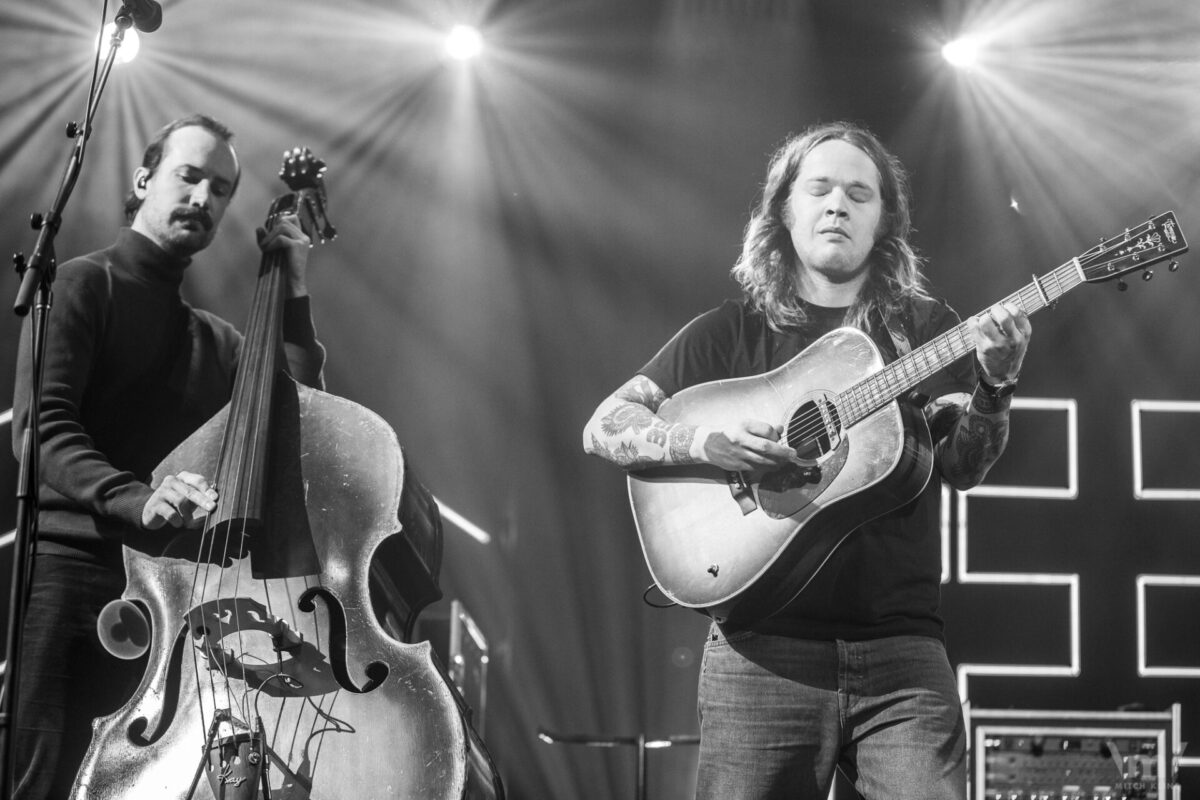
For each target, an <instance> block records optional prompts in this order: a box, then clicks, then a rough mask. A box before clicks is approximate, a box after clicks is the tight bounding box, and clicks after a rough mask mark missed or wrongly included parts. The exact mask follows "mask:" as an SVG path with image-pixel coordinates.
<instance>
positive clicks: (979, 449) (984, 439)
mask: <svg viewBox="0 0 1200 800" xmlns="http://www.w3.org/2000/svg"><path fill="white" fill-rule="evenodd" d="M1007 443H1008V415H1007V413H993V414H982V413H980V412H979V409H978V408H977V407H976V406H975V405H974V404H972V406H971V407H970V408H968V410H967V413H966V414H964V415H963V416H962V418H961V419H960V420H959V421H958V425H957V426H955V428H954V430H953V432H952V433H951V434H950V436H949V437H948V439H947V440H946V441H945V442H944V445H945V446H944V448H943V450H942V454H941V455H942V473H943V475H944V476H945V477H946V478H947V480H949V481H950V482H951V483H952V484H954V485H955V486H957V487H958V488H967V487H971V486H977V485H978V484H979V483H980V482H981V481H983V479H984V476H986V475H987V472H988V470H989V469H991V467H992V465H993V464H995V463H996V459H998V458H999V457H1000V454H1001V453H1003V452H1004V447H1005V445H1006V444H1007Z"/></svg>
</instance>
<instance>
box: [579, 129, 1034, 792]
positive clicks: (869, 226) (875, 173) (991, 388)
mask: <svg viewBox="0 0 1200 800" xmlns="http://www.w3.org/2000/svg"><path fill="white" fill-rule="evenodd" d="M909 232H910V218H909V198H908V187H907V179H906V177H905V173H904V170H903V168H902V167H901V165H900V163H899V162H898V161H897V159H896V158H895V157H894V156H892V155H890V154H889V153H887V152H886V151H885V150H884V148H883V146H882V145H881V144H880V142H879V141H878V140H877V139H876V138H875V136H874V135H873V134H871V133H870V132H869V131H867V130H865V129H863V128H861V127H858V126H855V125H852V124H846V123H834V124H828V125H820V126H816V127H813V128H810V129H809V130H808V131H806V132H804V133H802V134H800V135H797V136H793V137H791V138H789V139H788V140H787V141H786V142H785V143H784V144H783V145H782V146H781V147H780V148H779V150H778V151H776V153H775V154H774V156H773V157H772V159H771V161H770V164H769V167H768V171H767V179H766V184H765V186H764V189H763V193H762V198H761V201H760V202H759V204H758V206H757V207H756V209H755V212H754V214H753V216H752V218H751V220H750V222H749V224H748V225H747V227H746V233H745V237H744V243H743V250H742V255H741V257H740V259H739V260H738V263H737V264H736V265H735V266H734V268H733V275H734V277H735V278H736V279H737V281H738V282H739V284H740V285H741V287H742V290H743V293H744V297H743V299H742V300H741V301H736V302H735V301H726V302H725V303H724V304H723V305H721V306H720V307H718V308H716V309H713V310H711V311H708V312H706V313H704V314H701V315H700V316H699V317H697V318H696V319H694V320H692V321H691V322H690V323H688V324H687V325H686V326H685V327H684V328H683V329H682V330H681V331H680V332H679V333H678V334H676V336H675V337H674V338H672V339H671V341H669V342H668V343H667V344H666V346H664V347H663V348H662V350H660V351H659V352H658V354H657V355H655V356H654V358H652V359H651V360H650V362H649V363H648V364H646V365H645V366H644V367H642V368H641V370H639V372H638V374H637V375H635V376H634V377H633V378H632V379H631V380H630V381H628V382H627V383H625V384H624V385H623V386H621V387H620V388H619V389H617V391H616V392H614V393H613V394H612V395H611V396H609V397H608V398H606V399H605V400H604V401H603V402H601V403H600V405H599V407H598V408H597V409H596V411H595V413H594V414H593V416H592V418H591V420H590V421H589V422H588V424H587V426H586V428H585V430H584V436H583V438H584V447H585V449H586V450H587V451H588V452H589V453H592V454H595V455H599V456H601V457H603V458H605V459H607V460H609V461H612V462H613V463H615V464H617V465H618V466H621V467H623V468H624V469H626V470H629V471H630V472H631V473H632V474H633V475H637V474H639V473H642V474H645V475H646V476H648V477H652V476H653V475H654V472H655V468H663V467H666V468H668V469H670V468H674V467H679V466H680V465H711V466H712V467H716V468H719V470H713V472H716V474H717V475H720V474H721V472H720V471H725V473H726V474H727V475H728V476H729V477H730V480H729V486H728V491H726V490H725V487H724V486H722V487H720V491H718V492H717V494H716V496H717V497H719V498H720V500H721V502H725V501H728V503H735V502H737V503H738V504H739V505H741V506H742V508H741V509H740V511H739V510H737V508H736V506H730V508H734V509H735V510H734V511H733V512H728V511H727V510H726V509H724V508H723V509H722V511H721V513H733V514H734V515H735V516H737V517H739V518H740V517H742V516H744V517H745V518H746V519H748V520H753V519H759V518H762V519H767V518H768V517H770V519H769V524H781V523H780V518H783V521H784V523H786V521H787V518H788V517H789V515H792V514H793V509H792V508H791V507H790V506H788V507H786V508H784V509H783V511H779V510H776V511H775V512H773V514H772V513H771V508H770V505H769V504H770V503H771V502H774V501H773V500H772V499H771V498H772V496H779V497H786V496H787V495H788V494H789V493H794V492H795V491H798V490H796V489H795V488H794V487H795V486H797V485H801V484H804V483H805V482H810V483H813V484H815V485H816V486H817V487H818V488H819V490H820V491H828V492H829V493H830V494H832V493H833V492H834V491H835V489H836V488H837V486H838V485H839V484H837V483H836V481H837V475H836V473H837V472H838V470H842V472H843V473H844V475H843V476H842V479H843V480H849V478H848V477H847V476H849V475H850V473H851V472H853V471H854V470H857V469H858V466H857V465H856V464H855V459H856V458H861V456H858V455H856V454H855V452H854V448H855V447H856V446H857V447H859V448H860V451H861V450H862V449H863V448H864V447H866V449H868V450H870V449H871V448H870V447H868V446H865V445H864V444H863V439H864V438H866V437H867V435H868V431H869V429H870V420H871V417H870V416H868V417H867V419H866V421H864V422H863V423H862V425H861V426H860V427H859V428H855V427H854V425H848V426H846V429H845V430H843V429H842V427H843V426H842V425H841V424H840V423H839V417H838V407H837V406H836V404H834V403H832V402H826V401H823V400H818V401H814V402H813V403H810V404H809V405H810V410H813V413H812V416H813V418H814V419H815V420H817V422H818V424H819V425H820V426H822V427H821V428H820V430H821V431H823V433H819V434H815V435H814V434H812V433H811V432H809V433H806V432H805V431H804V430H797V429H796V425H795V422H796V419H797V417H796V416H793V417H792V418H791V420H790V422H789V419H788V418H787V417H786V415H785V416H784V417H783V418H780V419H762V418H756V417H755V415H754V413H753V411H752V410H751V411H747V410H746V409H747V408H751V409H753V408H754V407H755V406H753V404H748V405H747V406H742V407H739V406H738V405H737V404H736V403H734V404H732V405H731V404H730V403H729V402H725V404H724V406H723V407H724V408H725V409H729V408H733V409H736V410H735V411H733V412H732V413H729V412H728V410H727V411H726V413H724V414H723V415H722V417H723V418H721V419H715V418H713V419H703V420H702V421H700V422H699V423H698V424H697V423H695V422H693V421H690V418H689V420H686V421H681V420H678V419H676V416H677V415H672V414H666V413H665V412H666V411H667V409H664V408H662V407H663V404H664V403H665V402H666V401H667V400H668V398H672V397H675V396H676V395H678V393H680V392H682V391H683V390H685V389H688V388H689V387H694V386H697V385H700V384H708V383H710V382H713V381H717V380H724V379H731V378H738V379H751V380H753V379H752V378H751V376H761V375H763V374H764V373H767V372H772V371H775V370H780V369H786V367H785V365H789V366H791V365H790V364H789V362H793V363H796V362H803V359H805V358H806V357H807V358H811V359H812V360H817V357H818V356H820V358H822V359H824V360H826V361H828V360H841V354H840V353H837V352H834V353H832V354H826V353H822V352H821V348H825V347H830V346H832V345H833V344H836V342H837V341H841V340H842V339H845V338H846V337H845V336H843V335H842V334H835V335H834V336H833V337H832V338H830V337H826V338H825V339H824V340H823V341H822V342H818V340H819V339H822V337H824V336H825V334H828V333H830V332H831V331H834V330H835V329H837V328H841V327H843V326H852V327H854V328H856V329H858V330H861V331H862V332H864V333H865V334H866V336H868V337H870V340H871V341H872V342H873V343H874V345H875V347H876V348H877V349H878V355H877V357H878V358H880V359H882V361H883V362H891V361H893V360H895V359H897V358H901V357H903V356H905V355H907V354H908V353H909V351H910V350H911V348H915V347H919V346H920V345H922V344H924V343H926V342H929V341H930V340H931V339H934V338H935V337H938V336H939V335H942V334H944V333H946V332H947V331H950V330H952V329H954V328H955V327H956V326H960V319H959V318H958V316H957V315H956V314H955V312H954V311H952V310H951V309H950V308H949V307H948V306H946V305H945V304H944V303H942V302H940V301H938V300H935V299H933V298H932V297H931V296H930V295H929V294H927V292H926V289H925V280H924V278H923V276H922V274H921V272H920V263H919V260H918V258H917V256H916V254H915V253H914V251H913V250H912V248H911V247H910V245H909V243H908V236H909ZM964 330H965V331H967V332H969V335H970V337H971V339H970V341H971V342H973V350H974V356H973V357H972V358H970V359H960V360H959V361H957V362H954V363H952V365H951V366H950V367H948V368H944V369H939V370H938V371H936V372H934V373H933V374H931V375H929V376H928V377H925V378H924V379H923V380H921V382H920V383H919V385H918V386H917V392H919V393H920V397H921V398H922V399H924V398H933V399H932V400H929V401H927V402H924V404H923V407H924V414H921V413H912V414H909V416H908V417H907V419H909V423H908V424H906V425H904V426H902V429H903V430H910V431H911V430H914V429H915V430H916V433H915V434H911V435H908V434H906V436H905V438H903V439H902V440H901V445H904V444H905V443H909V444H911V443H914V442H915V443H917V444H918V445H919V447H917V448H912V449H921V450H924V451H926V452H925V458H924V460H922V459H921V458H919V457H918V458H916V459H915V461H916V463H917V464H918V467H917V468H915V469H914V470H913V472H915V473H917V474H918V475H919V477H920V480H918V481H917V483H916V485H915V486H914V489H913V491H912V492H909V493H908V495H907V496H904V497H901V498H899V500H898V502H896V503H894V504H892V505H891V506H887V507H886V508H883V509H881V510H879V511H868V512H865V513H863V514H862V515H861V518H860V519H858V520H856V522H855V524H854V525H851V526H849V527H850V529H851V530H852V531H853V532H852V533H851V530H846V531H843V532H841V534H839V537H838V539H837V540H836V542H834V544H833V545H832V547H831V552H829V553H827V554H825V555H826V556H827V557H824V560H823V561H821V562H820V563H819V564H818V565H817V567H818V568H816V569H815V573H814V574H812V575H811V576H810V577H809V579H807V580H806V581H805V582H804V584H803V585H802V586H800V587H798V593H797V594H795V596H794V597H792V596H791V593H790V592H789V593H787V595H786V598H785V601H784V602H782V603H780V604H779V605H781V606H782V607H781V608H778V609H775V608H771V609H768V610H767V611H766V612H764V614H765V615H762V614H759V615H756V614H743V615H741V616H739V615H738V614H737V613H736V609H735V610H734V613H728V614H727V613H726V611H727V610H728V609H722V610H721V612H720V613H713V614H712V615H713V617H714V622H713V625H712V627H711V630H710V632H709V636H708V639H707V641H706V643H705V653H704V659H703V665H702V668H701V676H700V686H699V700H698V710H699V716H700V734H701V743H700V763H699V776H698V791H697V797H699V798H702V799H703V800H718V799H719V800H726V799H727V798H738V800H751V799H752V798H763V799H765V798H772V799H774V798H780V799H782V798H789V800H795V798H804V799H805V800H824V798H825V797H826V796H827V795H828V793H829V788H830V785H831V782H832V780H833V775H834V770H835V768H838V767H840V768H841V769H842V770H843V771H844V773H845V774H846V775H847V776H848V777H849V778H850V780H852V781H853V782H854V784H855V785H856V787H857V788H858V790H859V792H860V793H861V794H862V795H863V796H864V797H866V798H867V799H868V800H882V799H883V798H887V800H936V799H937V798H964V797H965V795H966V770H965V732H964V726H963V718H962V712H961V707H960V704H959V699H958V692H957V688H956V686H955V681H954V674H953V671H952V669H951V667H950V664H949V661H948V659H947V656H946V651H945V646H944V644H943V641H942V621H941V619H940V618H939V616H938V601H939V587H940V574H941V547H940V538H939V527H938V513H937V511H938V499H939V493H940V492H939V481H938V480H937V478H940V479H941V480H944V481H946V482H947V483H949V484H950V485H951V486H953V487H955V488H958V489H966V488H969V487H972V486H975V485H977V484H978V483H979V482H980V481H982V480H983V477H984V475H985V474H986V473H987V471H988V469H989V468H990V467H991V465H992V464H993V463H995V461H996V459H997V458H998V457H999V456H1000V454H1001V452H1002V451H1003V450H1004V447H1005V443H1006V442H1007V439H1008V421H1009V405H1010V402H1011V401H1010V396H1011V394H1012V391H1013V389H1014V388H1015V385H1016V378H1017V374H1018V373H1019V371H1020V368H1021V362H1022V360H1023V358H1024V356H1025V351H1026V348H1027V346H1028V343H1029V337H1030V332H1031V329H1030V325H1029V320H1028V317H1027V315H1026V314H1025V312H1024V311H1022V310H1020V309H1018V308H1017V307H1015V306H1013V305H1011V304H1007V303H1001V304H997V305H995V306H992V307H991V308H989V309H988V310H987V311H986V312H984V313H983V314H981V315H979V316H978V317H975V318H971V319H968V320H967V322H966V327H965V329H964ZM839 337H840V338H839ZM863 338H865V337H863ZM814 343H817V344H814ZM810 346H812V348H813V349H811V350H809V352H808V353H807V354H806V353H805V351H806V350H808V349H809V348H810ZM863 349H864V348H862V347H859V348H858V351H861V350H863ZM865 349H867V350H871V351H872V352H873V348H870V347H867V348H865ZM856 352H857V351H856ZM849 355H853V354H851V353H848V356H849ZM972 362H973V363H972ZM881 363H882V362H881ZM780 382H781V383H782V381H780ZM739 385H740V384H736V383H735V384H734V385H732V386H730V387H729V388H728V389H727V390H725V389H723V390H722V391H729V392H736V391H737V390H738V386H739ZM772 385H774V384H772ZM811 388H812V389H814V390H816V389H828V388H830V387H823V386H813V387H811ZM768 393H770V392H768ZM915 396H916V395H914V397H915ZM800 400H801V398H799V397H797V398H794V401H795V402H799V401H800ZM676 402H679V400H678V398H677V399H676ZM909 402H911V401H910V400H909V399H906V400H905V401H904V403H909ZM890 405H891V406H892V407H894V406H896V405H897V404H896V403H891V404H890ZM906 407H907V406H906ZM660 409H661V412H660ZM814 409H815V410H814ZM797 413H799V412H797ZM889 413H891V412H890V411H889V410H888V409H883V410H881V411H877V412H874V414H875V415H887V414H889ZM701 416H703V415H701ZM926 425H928V429H929V431H928V432H929V434H931V436H927V435H926V431H925V430H924V429H925V426H926ZM856 437H858V440H857V441H856ZM896 449H898V450H907V449H910V448H908V447H906V446H901V447H899V448H896ZM847 451H849V453H850V455H849V456H847V455H846V453H847ZM872 452H873V451H872ZM893 455H895V454H889V453H887V452H884V453H882V454H879V455H877V456H872V455H871V454H870V453H869V454H868V456H867V457H866V460H867V461H870V460H872V459H874V460H879V459H885V458H890V457H892V456H893ZM902 455H905V456H906V457H907V455H908V454H907V453H905V454H902ZM839 459H841V460H839ZM847 459H848V460H847ZM897 460H898V461H899V460H901V459H900V458H899V457H898V456H897ZM930 461H932V475H933V476H934V479H931V480H929V481H928V482H927V483H922V481H923V478H924V476H925V475H928V474H929V472H930V466H929V465H930ZM843 462H844V463H843ZM920 465H924V470H925V471H924V472H922V471H921V468H920ZM773 473H774V474H776V475H785V476H791V477H788V478H786V479H783V480H782V483H780V481H778V480H777V481H775V483H774V484H773V486H774V488H771V486H769V484H771V480H770V479H769V476H771V475H772V474H773ZM823 476H824V477H823ZM789 481H791V483H789ZM750 484H753V485H754V486H755V487H757V492H756V493H755V492H750V491H749V490H748V489H747V486H748V485H750ZM922 486H923V488H921V487H922ZM769 488H770V489H771V491H768V489H769ZM862 488H863V489H864V491H862V492H861V493H858V492H849V493H847V496H846V497H845V498H834V499H838V500H839V502H840V503H842V504H843V505H844V506H846V507H850V508H853V507H854V506H855V505H856V504H864V503H867V502H868V500H867V498H868V496H869V495H870V494H871V492H872V491H875V490H876V489H877V487H876V486H865V487H862ZM772 492H775V494H774V495H773V494H772ZM914 493H915V495H916V496H915V497H912V496H911V495H912V494H914ZM804 502H809V501H808V500H806V501H804ZM822 505H823V503H810V506H809V508H808V509H807V510H805V512H804V513H809V511H811V509H812V508H815V507H817V506H822ZM897 505H898V506H899V507H893V506H897ZM636 510H637V501H636V499H635V512H636ZM679 513H680V514H685V513H686V514H695V513H697V512H696V511H694V510H692V511H688V510H687V509H682V508H681V509H679ZM701 513H704V512H701ZM800 513H801V512H799V511H796V512H795V515H796V517H797V518H799V516H800ZM693 518H694V517H693ZM842 518H853V514H849V515H845V514H843V515H842ZM642 522H643V520H642V519H641V518H639V530H640V532H641V533H642V537H643V546H644V547H645V548H646V550H647V553H648V557H649V553H650V547H649V545H648V544H647V541H646V539H647V531H646V530H645V527H646V525H644V524H641V523H642ZM859 523H862V524H859ZM688 524H689V525H690V524H691V523H690V522H689V523H688ZM795 527H796V526H795V525H793V528H795ZM846 534H849V535H846ZM684 549H686V545H685V547H684ZM732 566H733V565H730V566H725V565H723V564H719V563H713V564H711V566H709V567H708V568H707V570H706V571H707V572H708V573H710V575H711V579H712V580H717V579H718V576H719V575H722V574H728V572H729V570H730V569H732ZM763 566H764V567H766V566H769V565H767V564H764V565H763ZM723 567H724V569H725V572H724V573H722V572H721V570H722V568H723ZM652 571H653V564H652ZM703 571H704V570H702V572H703ZM764 574H766V575H767V579H768V580H769V578H770V577H771V576H772V574H773V573H771V572H770V571H769V570H768V571H766V572H765V573H764ZM658 577H659V576H658V574H657V573H656V579H658ZM699 579H708V576H706V575H700V576H699V577H698V580H699ZM659 582H660V585H661V584H662V581H659ZM757 589H758V587H755V590H756V591H757ZM768 593H769V587H768ZM668 594H670V592H668ZM701 605H703V604H701ZM710 613H712V612H711V611H710Z"/></svg>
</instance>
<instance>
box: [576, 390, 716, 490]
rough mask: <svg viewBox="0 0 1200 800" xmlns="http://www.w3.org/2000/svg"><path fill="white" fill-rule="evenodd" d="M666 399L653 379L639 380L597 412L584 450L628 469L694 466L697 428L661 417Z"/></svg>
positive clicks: (615, 394)
mask: <svg viewBox="0 0 1200 800" xmlns="http://www.w3.org/2000/svg"><path fill="white" fill-rule="evenodd" d="M666 399H667V396H666V394H665V393H664V392H663V391H662V389H660V388H658V386H656V385H655V384H654V382H653V381H651V380H650V379H649V378H646V377H644V376H642V375H638V376H635V377H634V378H633V379H632V380H630V381H629V382H628V383H626V384H625V385H624V386H622V387H621V388H620V389H618V390H617V391H616V392H615V393H613V395H612V396H611V397H610V398H609V399H608V400H606V401H605V403H604V404H602V406H601V408H599V409H597V412H596V415H593V417H592V419H591V420H590V421H589V422H588V427H587V429H586V432H585V447H584V449H585V450H587V451H588V452H589V453H592V454H594V455H598V456H600V457H601V458H604V459H606V460H608V461H611V462H613V463H614V464H617V465H618V466H621V467H623V468H625V469H641V468H643V467H651V466H656V465H662V464H690V463H692V462H693V461H694V460H695V459H693V458H692V455H691V448H692V442H693V441H694V440H695V438H696V428H695V426H693V425H687V424H684V423H671V422H668V421H666V420H664V419H662V418H661V417H659V416H658V415H657V414H656V413H655V411H657V410H658V409H659V408H660V407H661V406H662V404H663V402H665V401H666ZM597 415H598V416H597Z"/></svg>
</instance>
